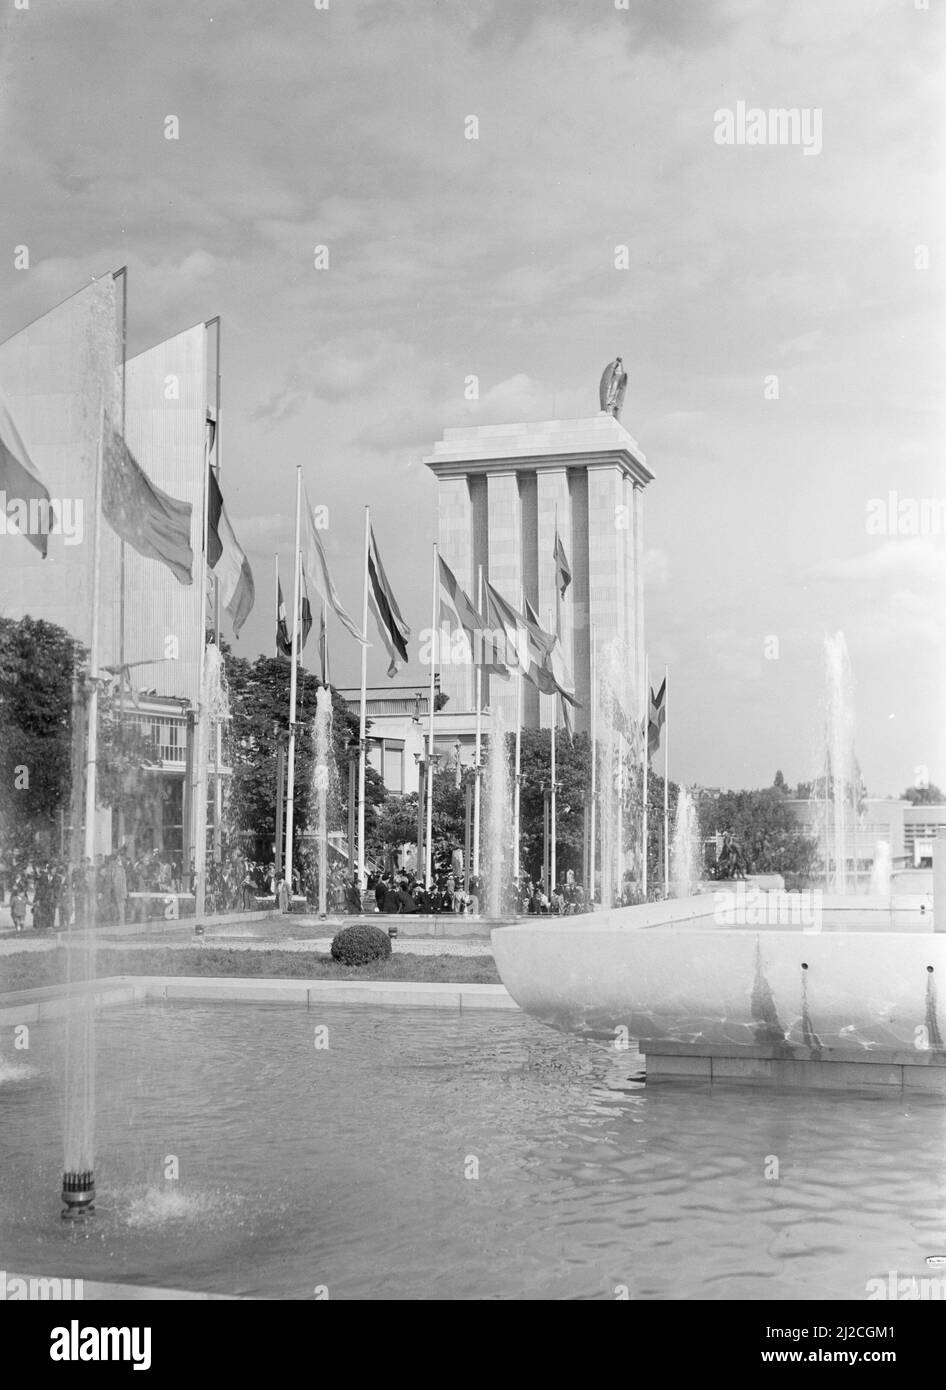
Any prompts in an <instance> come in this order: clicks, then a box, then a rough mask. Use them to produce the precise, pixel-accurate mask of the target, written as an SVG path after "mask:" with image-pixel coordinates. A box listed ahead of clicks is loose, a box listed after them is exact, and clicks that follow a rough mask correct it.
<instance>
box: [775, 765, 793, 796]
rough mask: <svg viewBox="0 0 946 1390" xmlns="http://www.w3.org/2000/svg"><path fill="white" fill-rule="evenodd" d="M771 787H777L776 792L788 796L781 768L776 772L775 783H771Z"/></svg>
mask: <svg viewBox="0 0 946 1390" xmlns="http://www.w3.org/2000/svg"><path fill="white" fill-rule="evenodd" d="M772 785H773V787H777V788H778V790H779V791H780V792H782V793H783V794H784V795H785V796H788V795H789V789H788V783H787V782H786V781H785V775H784V773H783V772H782V769H781V768H779V769H778V771H777V772H776V774H775V781H774V782H773V783H772Z"/></svg>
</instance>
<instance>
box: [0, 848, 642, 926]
mask: <svg viewBox="0 0 946 1390" xmlns="http://www.w3.org/2000/svg"><path fill="white" fill-rule="evenodd" d="M5 886H6V888H7V889H9V892H10V898H9V909H10V915H11V917H12V920H13V927H14V930H15V931H16V932H22V931H23V930H25V929H26V926H27V917H28V915H29V916H30V918H31V921H30V925H31V926H32V928H33V930H35V931H54V930H68V929H69V928H70V927H73V926H84V925H86V924H88V923H91V922H95V923H98V924H100V925H114V924H123V923H125V922H126V921H136V920H144V919H146V918H150V917H153V916H163V915H164V909H163V905H162V904H160V903H159V905H158V906H156V905H155V898H157V899H159V900H160V899H161V898H164V897H166V896H167V895H169V894H187V893H193V891H194V887H195V884H194V875H193V872H192V870H191V869H190V868H189V867H188V868H187V869H184V870H182V868H181V865H180V863H179V862H175V860H174V858H173V856H171V855H167V854H163V853H162V852H161V851H159V850H153V851H151V852H149V853H147V854H144V855H141V856H139V857H137V858H132V857H131V856H130V855H129V853H128V852H127V850H126V849H125V848H124V847H123V848H122V849H121V850H119V851H118V852H117V853H114V854H108V855H98V856H96V859H95V862H94V863H93V862H92V861H91V860H89V859H84V860H83V861H82V862H81V864H79V865H76V866H75V867H73V868H72V869H71V870H70V868H69V866H68V864H66V863H65V862H63V861H62V860H61V859H47V860H41V861H38V862H32V861H26V862H20V863H18V864H15V865H14V868H13V870H12V872H11V871H8V872H7V874H6V885H5ZM301 896H305V897H306V898H307V900H308V901H309V903H310V906H311V905H312V904H313V903H314V902H316V901H317V899H318V876H317V873H305V874H300V870H299V867H298V866H294V868H293V874H292V885H291V891H290V885H289V882H288V881H287V879H286V876H285V872H284V871H282V870H280V869H277V867H276V864H275V863H274V862H272V861H271V862H269V863H264V862H260V861H256V860H252V859H248V858H246V857H245V856H243V855H241V854H240V853H239V852H238V851H235V852H233V853H231V854H229V855H226V856H224V857H223V858H222V859H221V860H219V861H214V860H213V859H212V858H211V859H209V861H208V864H207V882H206V897H205V910H206V911H207V913H223V912H238V911H252V910H253V909H255V908H258V907H260V906H261V905H266V904H267V902H269V901H271V902H272V903H273V905H274V906H276V907H277V908H281V909H282V910H283V911H288V910H289V909H290V906H291V900H292V899H293V898H295V899H296V900H298V899H299V898H300V897H301ZM487 897H488V891H487V888H486V886H485V885H484V883H483V881H482V879H481V878H479V877H478V876H472V875H471V876H470V878H469V881H468V882H465V881H464V876H463V874H462V871H459V870H458V869H457V868H456V867H454V868H452V869H451V870H449V871H446V870H445V871H444V872H441V873H438V874H437V875H435V877H434V878H433V879H432V880H431V881H430V882H427V883H425V882H424V880H423V879H422V878H420V877H418V876H417V875H416V874H415V873H414V872H412V870H411V869H409V868H405V869H388V870H387V871H384V870H382V869H381V868H380V867H379V868H377V869H375V870H374V871H371V872H369V874H368V882H367V894H366V895H362V893H361V892H360V891H359V889H358V885H357V882H356V881H355V879H354V878H353V877H352V876H351V872H350V870H349V869H348V868H347V866H346V865H345V864H343V863H342V862H341V861H336V862H335V863H334V864H333V865H332V867H331V869H330V870H329V879H328V893H327V907H328V911H329V912H331V913H332V914H333V915H337V916H340V915H344V914H349V915H350V914H360V913H361V912H363V911H365V910H367V911H372V910H375V911H377V912H379V913H384V914H387V915H394V914H399V913H401V914H403V913H430V914H442V913H452V914H456V915H459V916H477V915H479V913H480V911H481V905H482V904H484V902H485V900H486V898H487ZM0 900H2V899H0ZM616 901H617V902H632V901H636V899H635V897H634V885H633V884H632V883H631V882H630V881H627V882H625V884H624V885H623V888H622V891H621V892H620V893H619V894H617V895H616ZM503 906H504V909H507V910H509V911H511V912H514V913H516V914H523V915H546V914H547V915H552V916H569V915H572V914H576V913H581V912H588V911H590V910H591V907H592V904H591V903H590V902H589V899H588V895H587V893H586V890H585V888H584V886H583V885H582V884H581V883H579V882H577V880H576V878H575V874H574V871H573V870H571V869H569V870H568V872H567V873H566V874H564V875H563V876H562V877H561V878H560V880H559V882H558V883H557V884H556V885H555V886H554V887H553V888H552V891H551V892H549V891H548V890H547V889H546V886H545V883H544V880H543V878H542V877H541V876H540V877H539V878H537V879H534V878H531V877H530V876H529V875H527V874H523V875H522V877H521V878H520V879H519V881H518V883H517V884H515V885H514V888H513V892H512V894H511V896H510V898H509V899H507V901H506V902H505V903H504V904H503Z"/></svg>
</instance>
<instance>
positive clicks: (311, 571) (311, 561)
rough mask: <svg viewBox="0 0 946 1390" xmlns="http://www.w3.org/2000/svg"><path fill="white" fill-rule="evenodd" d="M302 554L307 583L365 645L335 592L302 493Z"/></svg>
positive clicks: (364, 640)
mask: <svg viewBox="0 0 946 1390" xmlns="http://www.w3.org/2000/svg"><path fill="white" fill-rule="evenodd" d="M302 556H303V564H304V567H305V573H306V575H307V576H308V579H309V583H310V584H311V585H312V587H313V589H314V590H315V592H316V593H317V594H318V596H319V598H320V599H321V600H322V602H323V603H327V604H328V606H329V608H331V610H332V612H333V613H334V614H335V616H336V618H337V619H338V621H339V622H340V623H341V625H342V627H344V628H345V629H346V631H348V632H350V633H351V635H352V637H354V639H355V641H356V642H361V644H362V645H363V646H365V645H367V637H366V634H365V633H363V632H359V631H358V628H357V627H356V626H355V624H354V622H353V621H352V619H351V618H350V617H349V616H348V614H347V613H346V612H345V609H344V608H343V607H342V601H341V599H340V598H339V597H338V594H337V593H336V592H335V585H334V584H333V583H332V576H331V574H330V573H329V568H328V561H327V560H326V558H325V551H324V550H323V549H322V542H321V540H320V539H319V532H318V527H317V526H316V524H315V517H314V516H313V515H312V508H311V507H310V506H309V499H308V496H306V495H305V494H303V506H302Z"/></svg>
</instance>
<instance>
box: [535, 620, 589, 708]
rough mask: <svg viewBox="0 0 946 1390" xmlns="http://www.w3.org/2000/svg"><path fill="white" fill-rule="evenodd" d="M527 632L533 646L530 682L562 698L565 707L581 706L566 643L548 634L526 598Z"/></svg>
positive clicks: (545, 692) (555, 635)
mask: <svg viewBox="0 0 946 1390" xmlns="http://www.w3.org/2000/svg"><path fill="white" fill-rule="evenodd" d="M526 630H527V632H528V633H529V640H530V643H531V646H532V663H531V669H530V672H529V675H528V679H529V680H531V681H532V684H533V685H535V686H538V688H539V690H541V691H542V693H543V694H544V695H560V696H561V697H562V701H563V704H572V705H579V704H580V701H579V700H576V698H575V682H574V679H573V678H572V673H571V671H570V670H569V669H568V663H567V662H566V660H565V653H564V651H563V650H562V644H561V642H560V641H559V640H558V634H557V633H555V632H546V631H545V630H544V629H543V628H542V627H541V626H540V625H539V619H538V617H537V616H536V612H535V609H534V608H533V607H532V604H531V603H530V602H529V600H528V599H526Z"/></svg>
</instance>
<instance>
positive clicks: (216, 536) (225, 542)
mask: <svg viewBox="0 0 946 1390" xmlns="http://www.w3.org/2000/svg"><path fill="white" fill-rule="evenodd" d="M207 485H208V487H209V489H210V496H209V498H208V503H207V509H208V516H207V563H208V565H209V566H210V568H211V569H212V570H213V571H214V575H215V576H216V579H217V582H218V583H219V585H220V597H221V599H222V601H223V606H224V608H225V609H226V610H227V612H228V613H229V614H230V618H231V621H232V622H233V631H234V633H235V634H236V635H237V636H239V633H240V628H241V627H242V626H243V624H244V623H245V622H246V620H247V617H248V616H249V614H250V611H251V609H252V607H253V604H254V602H255V600H256V589H255V587H254V584H253V571H252V570H251V569H250V562H249V560H248V559H247V558H246V553H245V552H244V550H243V547H242V546H241V545H240V542H239V541H238V540H237V538H236V536H235V534H234V531H233V527H232V526H231V525H230V518H229V517H228V516H227V511H226V508H225V507H224V505H223V494H222V492H221V491H220V484H219V483H218V482H217V475H216V473H215V472H214V470H213V469H212V468H208V469H207Z"/></svg>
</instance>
